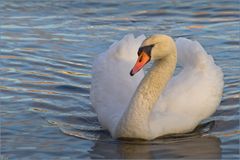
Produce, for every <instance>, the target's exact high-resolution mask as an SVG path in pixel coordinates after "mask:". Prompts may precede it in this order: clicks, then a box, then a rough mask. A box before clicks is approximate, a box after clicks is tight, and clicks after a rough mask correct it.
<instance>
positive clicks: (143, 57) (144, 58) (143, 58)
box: [130, 52, 150, 76]
mask: <svg viewBox="0 0 240 160" xmlns="http://www.w3.org/2000/svg"><path fill="white" fill-rule="evenodd" d="M149 61H150V56H149V55H148V54H147V53H145V52H142V53H140V55H139V56H138V59H137V62H136V64H135V65H134V67H133V68H132V70H131V72H130V75H131V76H133V75H134V74H136V73H137V72H138V71H139V70H141V69H142V68H143V67H144V65H145V64H147V63H148V62H149Z"/></svg>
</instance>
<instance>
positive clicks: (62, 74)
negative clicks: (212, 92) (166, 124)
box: [0, 0, 240, 160]
mask: <svg viewBox="0 0 240 160" xmlns="http://www.w3.org/2000/svg"><path fill="white" fill-rule="evenodd" d="M239 8H240V2H239V1H238V0H201V1H187V0H183V1H177V0H169V1H163V0H160V1H159V0H153V1H140V0H133V1H127V0H123V1H108V0H101V1H98V0H95V1H94V0H90V1H88V0H86V1H84V0H50V1H49V0H39V1H35V0H32V1H31V0H1V2H0V90H1V91H0V107H1V108H0V120H1V155H0V159H24V160H26V159H29V160H33V159H34V160H35V159H62V160H68V159H82V158H84V159H94V158H98V159H109V158H144V159H150V158H155V159H160V158H171V159H173V158H183V159H187V158H189V159H204V158H208V159H213V158H214V159H219V158H222V159H238V158H240V157H239V133H240V132H239V98H240V94H239V90H240V87H239V84H240V74H239V73H240V66H239V59H240V58H239V53H240V52H239V36H240V32H239V28H240V17H239V15H240V11H239ZM130 33H133V34H134V35H135V36H139V35H141V34H145V35H146V36H149V35H152V34H157V33H160V34H168V35H170V36H172V37H174V38H177V37H186V38H190V39H194V40H198V41H199V42H200V43H201V44H202V45H203V46H204V48H205V49H206V51H207V52H208V53H209V54H210V55H212V56H213V57H214V59H215V61H216V64H217V65H219V66H220V67H221V68H222V70H223V72H224V82H225V85H224V94H223V99H222V101H221V104H220V106H219V108H218V110H217V112H216V113H215V114H214V115H213V116H211V117H210V118H208V119H207V120H205V122H204V123H208V122H210V123H211V126H210V127H209V126H208V127H203V128H202V129H200V131H196V132H194V133H192V134H187V135H181V136H175V137H174V136H173V137H171V138H162V139H157V140H153V141H150V142H148V141H139V140H114V139H112V138H111V137H110V135H109V133H108V132H107V131H105V130H104V129H102V128H101V126H100V125H99V123H98V120H97V117H96V114H95V112H94V110H93V109H92V106H91V102H90V100H89V89H90V87H91V83H90V81H91V76H92V73H91V67H92V62H93V60H94V58H95V57H96V56H97V55H98V54H100V53H102V52H103V51H105V50H106V49H107V48H108V46H110V45H111V44H112V43H113V42H115V41H117V40H120V39H121V38H122V37H123V36H124V35H126V34H130ZM209 76H211V75H209ZM212 122H213V123H214V124H213V123H212ZM206 128H207V131H206V132H205V131H204V130H206ZM202 132H204V134H202Z"/></svg>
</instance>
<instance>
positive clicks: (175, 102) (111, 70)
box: [90, 35, 223, 139]
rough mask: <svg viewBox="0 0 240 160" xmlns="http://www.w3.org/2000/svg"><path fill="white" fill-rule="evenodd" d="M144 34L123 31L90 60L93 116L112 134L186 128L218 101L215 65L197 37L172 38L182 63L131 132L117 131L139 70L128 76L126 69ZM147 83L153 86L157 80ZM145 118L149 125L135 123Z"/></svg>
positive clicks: (148, 136) (151, 136)
mask: <svg viewBox="0 0 240 160" xmlns="http://www.w3.org/2000/svg"><path fill="white" fill-rule="evenodd" d="M145 39H146V37H145V36H143V35H142V36H139V37H137V38H134V36H133V35H127V36H125V37H124V38H123V39H122V40H120V41H119V42H116V43H114V44H113V45H111V46H110V47H109V49H108V50H107V51H105V52H104V53H102V54H100V55H99V56H98V57H97V59H96V60H95V62H94V64H93V78H92V87H91V90H90V99H91V102H92V105H93V107H94V109H95V110H96V112H97V115H98V119H99V122H100V123H101V125H102V126H103V127H104V128H106V129H108V130H109V131H110V133H111V135H112V136H113V137H126V136H127V137H130V138H143V139H154V138H156V137H159V136H162V135H166V134H171V133H184V132H188V131H191V130H193V129H194V128H195V127H196V126H197V125H198V124H199V122H200V121H201V120H203V119H205V118H207V117H209V116H210V115H211V114H213V113H214V112H215V111H216V109H217V106H218V105H219V103H220V101H221V96H222V89H223V73H222V71H221V69H220V68H219V67H218V66H217V65H215V63H214V60H213V58H212V57H211V56H210V55H208V54H207V53H206V52H205V50H204V49H203V48H202V46H201V45H200V44H199V43H198V42H196V41H191V40H188V39H185V38H178V39H177V40H176V46H177V63H178V64H179V65H181V66H182V67H183V69H182V70H181V71H180V73H178V74H177V75H176V76H174V77H172V78H171V80H170V81H169V82H168V83H167V85H166V86H165V87H164V90H163V91H162V92H161V94H160V96H159V97H158V100H157V102H156V103H155V105H154V106H152V108H151V110H150V112H149V114H148V117H147V118H146V120H145V119H144V121H147V122H146V123H144V124H140V123H139V124H137V123H135V124H136V125H135V126H134V127H131V128H132V130H133V131H134V132H131V133H130V132H129V133H126V134H122V132H121V133H120V132H119V129H120V130H124V126H121V127H120V128H119V126H120V125H121V124H120V123H121V121H123V119H125V116H126V115H125V114H126V113H125V112H128V107H129V106H130V105H129V103H131V99H132V97H133V95H134V93H135V91H136V90H137V87H138V85H139V83H140V82H141V80H142V79H143V77H144V72H143V71H142V70H141V71H139V72H138V73H137V74H136V75H135V76H133V77H131V76H130V75H129V72H130V70H131V68H132V67H133V65H134V63H135V61H136V59H137V51H138V49H139V47H140V46H141V44H142V43H143V41H144V40H145ZM158 76H159V75H158ZM160 77H161V75H160ZM159 80H160V81H161V78H160V79H159ZM152 83H153V86H154V83H158V82H152ZM149 87H150V86H149ZM149 94H151V93H149ZM140 95H141V94H140ZM143 96H144V95H143ZM143 99H144V97H143ZM146 101H148V100H147V99H146ZM138 105H139V104H138ZM142 108H143V109H141V107H140V108H139V110H137V109H135V110H136V112H137V113H140V114H141V113H146V110H145V109H144V107H142ZM137 118H138V119H140V120H141V118H142V117H141V115H139V117H137ZM128 119H129V118H128ZM135 120H136V119H135ZM126 123H127V122H126ZM146 124H147V125H149V126H148V127H147V129H143V128H141V125H146ZM135 131H136V132H135ZM124 132H127V129H126V131H124ZM139 132H141V133H139ZM142 132H144V133H142Z"/></svg>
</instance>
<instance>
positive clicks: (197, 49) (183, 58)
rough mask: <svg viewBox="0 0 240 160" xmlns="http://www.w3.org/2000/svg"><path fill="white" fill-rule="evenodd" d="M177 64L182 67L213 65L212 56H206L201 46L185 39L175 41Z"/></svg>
mask: <svg viewBox="0 0 240 160" xmlns="http://www.w3.org/2000/svg"><path fill="white" fill-rule="evenodd" d="M176 46H177V57H178V58H177V62H178V64H179V65H181V66H183V67H196V66H198V67H204V66H206V65H209V64H214V60H213V58H212V56H210V55H208V54H207V52H206V51H205V50H204V48H203V47H202V46H201V44H200V43H199V42H197V41H192V40H189V39H186V38H178V39H176Z"/></svg>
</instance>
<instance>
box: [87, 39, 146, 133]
mask: <svg viewBox="0 0 240 160" xmlns="http://www.w3.org/2000/svg"><path fill="white" fill-rule="evenodd" d="M144 39H145V36H140V37H137V38H134V36H133V35H127V36H125V37H124V38H123V39H122V40H120V41H119V42H116V43H114V44H113V45H111V46H110V47H109V49H108V50H107V51H105V52H104V53H102V54H100V55H99V56H98V57H97V59H96V60H95V62H94V64H93V78H92V86H91V90H90V99H91V102H92V105H93V107H94V109H95V110H96V112H97V114H98V119H99V121H100V123H101V124H102V126H103V127H104V128H107V129H108V130H110V132H111V133H113V132H114V130H115V127H116V125H117V123H118V122H119V120H120V118H121V117H122V114H123V112H124V110H125V109H126V107H128V104H129V101H130V99H131V98H132V95H133V93H134V91H135V90H136V88H137V86H138V84H139V82H140V81H141V80H142V78H143V76H144V73H143V71H141V72H140V73H139V74H137V75H136V76H134V77H131V76H130V75H129V73H130V70H131V68H132V66H133V65H134V63H135V60H136V59H137V50H138V48H139V46H140V45H141V43H142V41H143V40H144Z"/></svg>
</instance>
